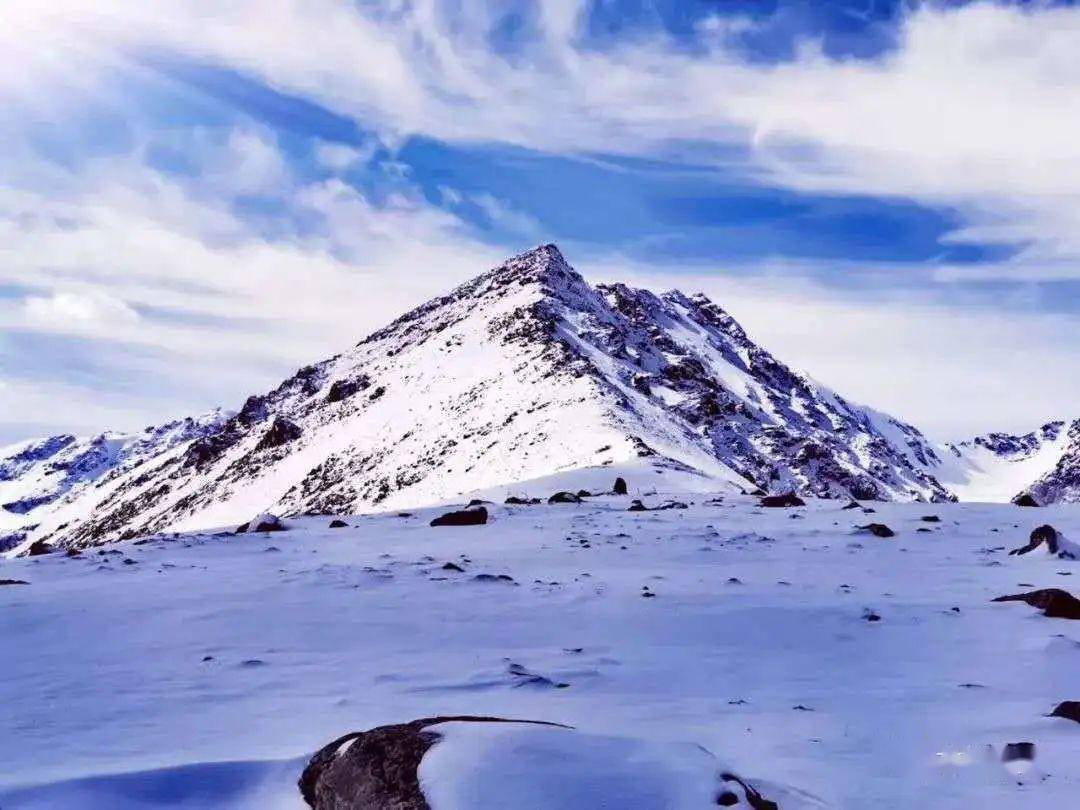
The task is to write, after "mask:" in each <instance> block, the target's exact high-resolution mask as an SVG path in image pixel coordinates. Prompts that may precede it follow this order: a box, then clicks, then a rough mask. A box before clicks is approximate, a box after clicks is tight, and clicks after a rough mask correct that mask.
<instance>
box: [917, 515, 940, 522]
mask: <svg viewBox="0 0 1080 810" xmlns="http://www.w3.org/2000/svg"><path fill="white" fill-rule="evenodd" d="M920 520H922V522H923V523H941V518H939V517H938V516H937V515H923V516H922V518H920Z"/></svg>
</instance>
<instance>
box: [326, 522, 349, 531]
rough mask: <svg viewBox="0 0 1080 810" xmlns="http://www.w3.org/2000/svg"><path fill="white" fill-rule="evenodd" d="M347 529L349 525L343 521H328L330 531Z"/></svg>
mask: <svg viewBox="0 0 1080 810" xmlns="http://www.w3.org/2000/svg"><path fill="white" fill-rule="evenodd" d="M348 527H349V524H348V523H346V522H345V521H344V520H331V521H330V528H331V529H347V528H348Z"/></svg>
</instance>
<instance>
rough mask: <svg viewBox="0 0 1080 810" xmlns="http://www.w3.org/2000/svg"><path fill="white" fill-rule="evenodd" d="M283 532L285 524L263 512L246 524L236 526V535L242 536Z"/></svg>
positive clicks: (275, 516) (274, 516)
mask: <svg viewBox="0 0 1080 810" xmlns="http://www.w3.org/2000/svg"><path fill="white" fill-rule="evenodd" d="M283 531H285V524H284V523H283V522H282V521H281V518H279V517H278V516H277V515H272V514H270V513H269V512H263V513H262V514H261V515H256V516H255V517H253V518H252V519H251V520H249V521H248V522H247V523H245V524H243V525H241V526H237V528H236V533H237V534H244V533H245V532H283Z"/></svg>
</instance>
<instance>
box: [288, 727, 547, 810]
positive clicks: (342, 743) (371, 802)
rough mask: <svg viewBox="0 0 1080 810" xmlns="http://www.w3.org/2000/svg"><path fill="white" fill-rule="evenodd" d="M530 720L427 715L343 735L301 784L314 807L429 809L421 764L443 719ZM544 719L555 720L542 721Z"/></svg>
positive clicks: (310, 768) (321, 755)
mask: <svg viewBox="0 0 1080 810" xmlns="http://www.w3.org/2000/svg"><path fill="white" fill-rule="evenodd" d="M448 722H457V723H462V722H464V723H529V722H536V721H528V720H506V719H504V718H501V717H474V716H459V717H428V718H425V719H422V720H414V721H412V722H411V723H401V724H399V725H392V726H379V727H378V728H373V729H371V730H369V731H360V732H354V733H352V734H346V735H345V736H343V737H339V738H338V739H336V740H334V741H333V742H332V743H330V744H329V745H327V746H325V747H323V748H321V749H320V750H319V751H318V752H317V753H316V754H315V756H313V757H312V758H311V760H310V761H309V762H308V764H307V767H306V768H304V772H303V773H302V774H301V775H300V781H299V783H298V787H299V788H300V794H301V795H302V796H303V797H304V801H305V802H307V804H308V806H309V807H311V808H313V810H351V809H352V808H355V810H429V806H428V803H427V800H426V799H425V798H424V794H423V792H422V791H421V790H420V780H419V777H418V776H417V769H418V768H419V766H420V760H422V759H423V758H424V754H426V753H427V751H428V749H429V748H431V746H433V745H434V744H435V743H436V742H438V740H439V737H440V735H439V733H438V731H436V730H433V729H430V728H429V727H430V726H435V725H438V724H439V723H448ZM541 725H555V724H553V723H541Z"/></svg>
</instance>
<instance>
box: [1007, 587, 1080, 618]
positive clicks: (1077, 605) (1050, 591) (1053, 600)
mask: <svg viewBox="0 0 1080 810" xmlns="http://www.w3.org/2000/svg"><path fill="white" fill-rule="evenodd" d="M994 601H995V602H1026V603H1027V604H1029V605H1031V606H1032V607H1036V608H1039V610H1041V611H1042V612H1043V615H1044V616H1048V617H1049V618H1051V619H1080V599H1077V598H1076V597H1075V596H1073V595H1072V594H1071V593H1069V592H1068V591H1063V590H1062V589H1061V588H1043V589H1041V590H1038V591H1028V592H1027V593H1016V594H1012V595H1010V596H999V597H998V598H997V599H995V600H994Z"/></svg>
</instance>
